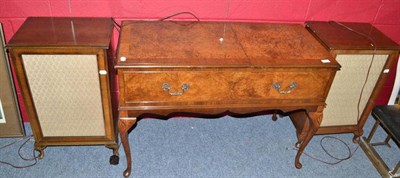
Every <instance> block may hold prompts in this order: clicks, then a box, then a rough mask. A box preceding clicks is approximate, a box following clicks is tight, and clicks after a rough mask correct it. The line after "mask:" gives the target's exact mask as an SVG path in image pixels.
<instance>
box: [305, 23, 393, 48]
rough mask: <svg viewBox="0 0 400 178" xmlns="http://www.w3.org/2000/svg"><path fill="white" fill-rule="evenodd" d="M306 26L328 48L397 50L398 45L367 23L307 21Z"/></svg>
mask: <svg viewBox="0 0 400 178" xmlns="http://www.w3.org/2000/svg"><path fill="white" fill-rule="evenodd" d="M306 28H307V29H308V30H309V31H310V32H311V33H312V34H314V36H316V37H317V38H318V39H319V40H320V41H321V42H322V43H323V44H324V45H325V46H326V47H327V48H328V49H330V50H374V49H375V47H374V46H373V45H371V44H374V43H375V46H376V49H378V50H398V49H400V46H399V45H398V44H397V43H396V42H394V41H393V40H391V39H390V38H388V37H387V36H386V35H384V34H383V33H382V32H380V31H379V30H378V29H376V28H375V27H374V26H372V25H371V24H369V23H350V22H334V21H329V22H321V21H308V22H306Z"/></svg>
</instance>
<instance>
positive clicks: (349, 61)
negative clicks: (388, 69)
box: [321, 55, 388, 126]
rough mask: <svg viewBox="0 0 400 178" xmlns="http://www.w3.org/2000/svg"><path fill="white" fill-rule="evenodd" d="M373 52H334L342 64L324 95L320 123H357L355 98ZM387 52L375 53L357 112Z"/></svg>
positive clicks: (384, 60) (383, 63)
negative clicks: (345, 53) (350, 53)
mask: <svg viewBox="0 0 400 178" xmlns="http://www.w3.org/2000/svg"><path fill="white" fill-rule="evenodd" d="M372 58H373V55H337V56H336V60H337V61H338V62H339V63H340V65H341V66H342V68H341V69H340V71H338V72H337V73H336V76H335V79H334V81H333V83H332V87H331V89H330V91H329V95H328V97H327V99H326V104H327V106H326V108H325V109H324V116H323V117H324V118H323V120H322V123H321V126H338V125H356V124H357V121H358V119H359V118H358V117H357V116H358V111H357V106H358V100H359V97H360V94H361V89H362V86H363V85H364V82H365V79H366V77H367V73H368V67H369V65H370V63H371V60H372ZM387 58H388V55H375V56H374V59H373V60H374V61H373V63H372V67H371V70H370V73H369V77H368V81H367V83H366V85H365V88H364V91H363V94H362V98H361V102H360V105H359V111H360V112H359V115H360V116H361V114H362V112H363V111H364V108H365V105H366V104H367V102H368V99H369V97H370V96H371V94H372V91H373V89H374V87H375V84H376V82H377V80H378V78H379V76H380V73H381V71H382V69H383V67H384V65H385V63H386V60H387Z"/></svg>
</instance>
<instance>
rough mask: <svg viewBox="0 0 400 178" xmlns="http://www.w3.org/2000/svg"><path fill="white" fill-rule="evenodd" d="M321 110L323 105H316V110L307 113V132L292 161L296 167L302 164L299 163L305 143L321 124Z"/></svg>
mask: <svg viewBox="0 0 400 178" xmlns="http://www.w3.org/2000/svg"><path fill="white" fill-rule="evenodd" d="M322 110H323V107H322V106H320V107H318V110H317V111H316V112H312V113H308V119H309V121H310V128H309V130H308V132H307V136H306V138H305V139H304V141H302V142H301V143H300V146H299V151H297V155H296V158H295V161H294V162H295V166H296V168H297V169H301V167H302V164H301V163H300V156H301V154H303V151H304V149H305V148H306V146H307V144H308V143H309V142H310V140H311V139H312V137H313V136H314V134H315V132H317V130H318V128H319V126H320V125H321V121H322ZM306 112H307V111H306Z"/></svg>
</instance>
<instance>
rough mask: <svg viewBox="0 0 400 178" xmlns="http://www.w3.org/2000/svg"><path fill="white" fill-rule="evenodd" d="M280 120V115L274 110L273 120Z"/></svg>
mask: <svg viewBox="0 0 400 178" xmlns="http://www.w3.org/2000/svg"><path fill="white" fill-rule="evenodd" d="M277 120H278V116H277V114H276V112H274V114H272V121H277Z"/></svg>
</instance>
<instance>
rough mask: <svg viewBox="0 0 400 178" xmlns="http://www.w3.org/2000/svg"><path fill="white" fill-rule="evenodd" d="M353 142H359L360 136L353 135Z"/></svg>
mask: <svg viewBox="0 0 400 178" xmlns="http://www.w3.org/2000/svg"><path fill="white" fill-rule="evenodd" d="M353 143H355V144H359V143H360V136H357V135H354V137H353Z"/></svg>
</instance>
